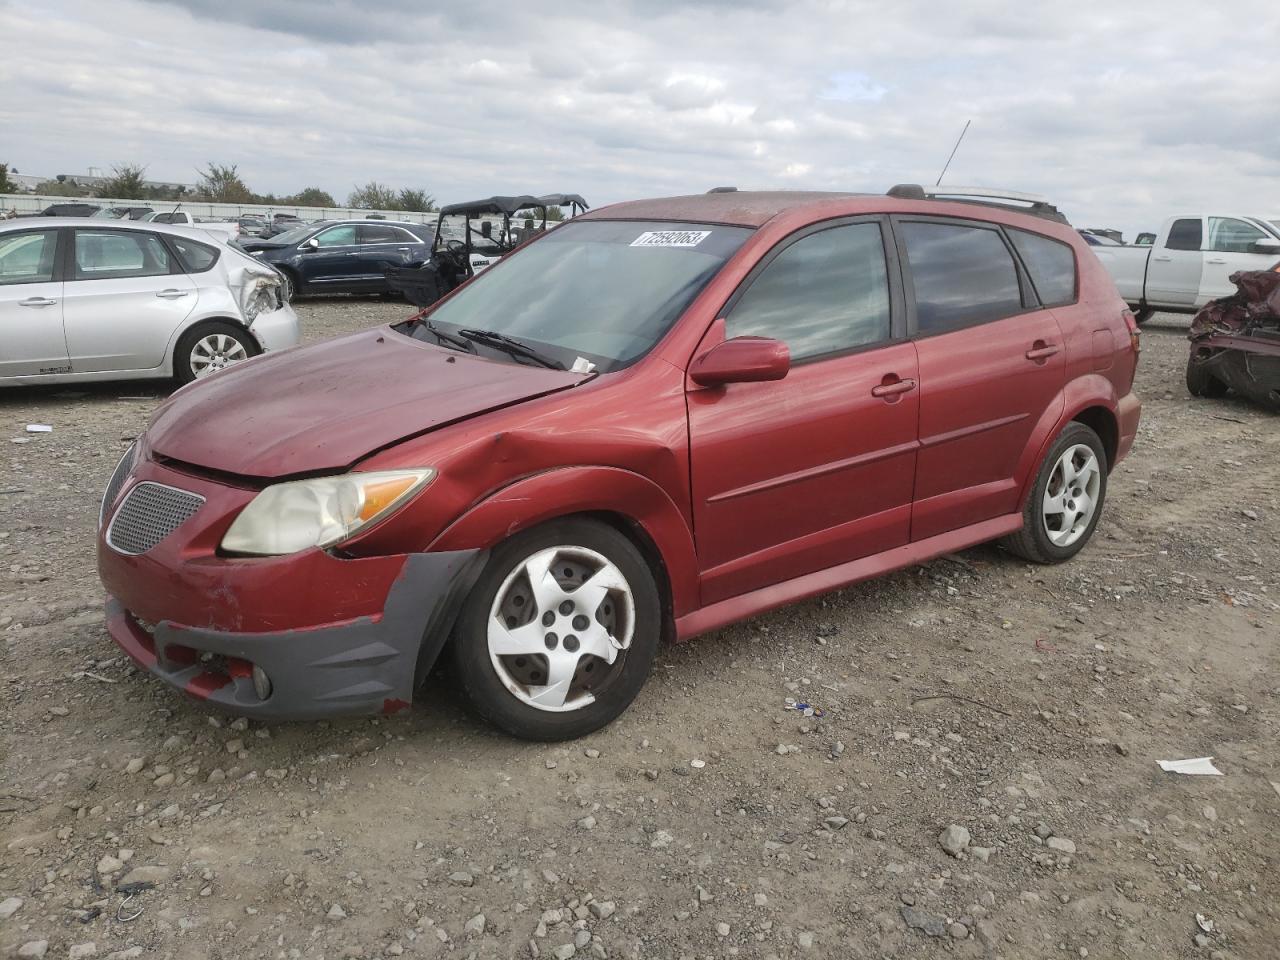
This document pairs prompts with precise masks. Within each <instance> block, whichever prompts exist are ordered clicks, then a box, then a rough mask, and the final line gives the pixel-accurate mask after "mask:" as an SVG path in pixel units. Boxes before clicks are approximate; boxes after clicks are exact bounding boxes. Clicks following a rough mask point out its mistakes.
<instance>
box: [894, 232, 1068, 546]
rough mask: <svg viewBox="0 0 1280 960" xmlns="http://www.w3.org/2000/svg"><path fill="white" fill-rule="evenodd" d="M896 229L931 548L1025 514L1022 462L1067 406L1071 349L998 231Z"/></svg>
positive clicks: (918, 527)
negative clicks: (958, 533)
mask: <svg viewBox="0 0 1280 960" xmlns="http://www.w3.org/2000/svg"><path fill="white" fill-rule="evenodd" d="M895 229H896V230H897V232H898V236H899V241H900V243H901V246H902V250H903V252H904V259H905V261H906V262H905V266H904V271H903V272H904V277H905V279H906V288H907V291H908V301H909V302H910V303H911V304H912V317H913V320H912V330H913V332H914V333H915V335H916V343H915V346H916V350H917V351H918V355H919V358H920V456H919V461H918V465H917V468H916V486H915V506H914V508H913V511H912V516H911V539H912V540H924V539H927V538H929V537H932V536H936V535H938V534H941V533H945V532H947V531H949V530H956V529H958V528H960V527H964V526H968V525H969V524H973V523H979V522H981V521H983V520H990V519H992V518H994V517H998V516H1002V515H1005V514H1009V513H1015V512H1017V509H1018V497H1019V494H1020V492H1021V491H1020V487H1019V483H1018V479H1017V476H1016V474H1017V472H1018V463H1019V460H1020V458H1021V457H1022V455H1023V452H1024V451H1025V450H1026V447H1027V443H1028V441H1029V440H1030V438H1031V435H1032V433H1033V432H1034V431H1035V429H1036V426H1037V425H1038V424H1039V422H1040V420H1041V418H1042V417H1044V416H1045V414H1046V412H1047V411H1049V410H1050V409H1051V408H1052V407H1054V406H1055V405H1056V407H1058V408H1061V406H1062V404H1063V400H1062V387H1063V383H1064V382H1065V357H1066V351H1065V350H1064V345H1063V340H1062V332H1061V330H1059V328H1058V322H1057V320H1056V319H1055V318H1054V316H1053V313H1052V311H1050V310H1048V309H1042V308H1038V307H1037V305H1036V304H1034V302H1033V300H1034V292H1033V291H1032V290H1031V289H1030V286H1029V284H1025V283H1024V279H1023V277H1022V276H1021V275H1020V273H1019V270H1018V267H1017V265H1016V263H1015V260H1014V256H1013V251H1012V250H1010V248H1009V246H1008V244H1006V242H1005V240H1004V238H1003V236H1002V234H1001V232H1000V230H999V229H998V228H997V227H995V226H994V225H991V224H981V223H975V222H970V221H950V222H948V221H945V220H941V219H929V220H906V219H903V220H899V221H898V222H897V223H896V225H895ZM1073 262H1074V261H1073ZM1070 286H1071V287H1072V288H1074V283H1072V284H1070Z"/></svg>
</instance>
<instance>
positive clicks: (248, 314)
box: [0, 218, 298, 386]
mask: <svg viewBox="0 0 1280 960" xmlns="http://www.w3.org/2000/svg"><path fill="white" fill-rule="evenodd" d="M283 289H284V288H283V283H282V278H281V276H280V274H279V273H277V272H276V271H275V270H274V269H273V268H271V267H269V266H267V265H266V264H262V263H259V262H258V261H257V260H255V259H254V258H252V257H250V256H248V255H247V254H245V253H243V252H241V251H239V250H236V249H235V248H234V247H232V246H229V245H228V244H227V243H226V242H225V240H224V239H223V238H222V237H220V236H215V235H213V234H210V233H208V232H207V231H204V230H201V229H200V228H198V227H180V226H170V225H167V224H158V223H136V222H131V221H116V220H111V221H103V220H85V219H71V218H67V219H40V220H36V219H34V218H32V219H22V220H13V221H10V222H8V223H5V224H0V329H2V330H4V337H3V338H2V339H0V386H9V385H15V384H34V383H73V382H83V381H89V380H140V379H146V378H159V377H163V378H167V377H173V378H175V379H177V380H178V381H179V382H182V383H187V382H190V381H192V380H195V379H197V378H199V377H204V376H207V375H208V374H210V373H214V372H216V371H218V370H221V369H222V368H223V367H226V366H229V365H231V364H233V363H237V362H239V361H241V360H247V359H248V358H249V357H252V356H255V355H257V354H259V353H263V352H266V351H269V350H281V349H284V348H285V347H291V346H294V345H295V344H296V343H297V342H298V318H297V316H296V315H295V314H294V312H293V309H292V308H291V307H290V306H289V304H288V302H287V301H286V300H285V298H284V295H283Z"/></svg>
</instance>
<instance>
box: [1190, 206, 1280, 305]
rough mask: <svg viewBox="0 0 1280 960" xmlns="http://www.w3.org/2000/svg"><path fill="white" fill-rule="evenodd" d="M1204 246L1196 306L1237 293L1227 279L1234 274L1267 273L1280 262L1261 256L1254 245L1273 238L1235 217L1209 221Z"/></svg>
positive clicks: (1273, 256) (1277, 256) (1270, 254)
mask: <svg viewBox="0 0 1280 960" xmlns="http://www.w3.org/2000/svg"><path fill="white" fill-rule="evenodd" d="M1208 222H1209V229H1208V231H1207V232H1206V235H1205V242H1204V249H1205V254H1204V272H1203V273H1202V274H1201V275H1200V292H1199V296H1198V297H1197V299H1196V306H1203V305H1204V304H1206V303H1208V302H1209V301H1210V300H1216V299H1217V298H1218V297H1229V296H1231V294H1233V293H1235V292H1236V288H1235V284H1233V283H1232V282H1231V281H1230V280H1229V279H1228V278H1229V277H1230V276H1231V274H1233V273H1235V272H1236V271H1237V270H1269V269H1271V268H1272V267H1273V266H1275V264H1276V261H1277V260H1280V254H1277V253H1274V252H1268V253H1260V252H1258V251H1257V250H1256V249H1255V247H1254V244H1256V243H1257V242H1258V241H1259V240H1272V239H1274V237H1272V236H1271V234H1269V233H1266V232H1265V231H1263V230H1262V228H1261V227H1258V226H1255V225H1254V224H1252V223H1249V222H1248V221H1247V220H1241V219H1240V218H1238V217H1209V219H1208Z"/></svg>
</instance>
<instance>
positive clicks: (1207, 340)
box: [1187, 264, 1280, 413]
mask: <svg viewBox="0 0 1280 960" xmlns="http://www.w3.org/2000/svg"><path fill="white" fill-rule="evenodd" d="M1230 279H1231V282H1232V283H1233V284H1235V287H1236V292H1235V293H1234V294H1232V295H1231V296H1229V297H1221V298H1219V299H1217V300H1211V301H1210V302H1209V303H1207V304H1205V306H1204V307H1203V309H1201V310H1200V312H1199V313H1197V314H1196V316H1195V319H1194V320H1193V321H1192V322H1191V332H1190V334H1189V336H1190V338H1191V356H1190V357H1188V358H1187V389H1188V390H1189V391H1191V395H1192V396H1193V397H1222V396H1225V395H1226V394H1227V392H1228V391H1229V390H1230V391H1234V392H1235V393H1237V394H1239V395H1240V396H1242V397H1246V398H1248V399H1250V400H1253V401H1255V402H1256V403H1260V404H1262V405H1263V406H1265V407H1267V408H1268V409H1270V410H1273V411H1275V412H1277V413H1280V264H1277V265H1276V266H1275V267H1274V268H1273V269H1271V270H1252V271H1241V272H1239V273H1233V274H1232V275H1231V278H1230Z"/></svg>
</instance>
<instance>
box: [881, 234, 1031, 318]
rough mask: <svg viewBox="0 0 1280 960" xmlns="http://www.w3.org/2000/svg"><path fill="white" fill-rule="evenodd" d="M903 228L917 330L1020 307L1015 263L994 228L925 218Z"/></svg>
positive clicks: (1008, 312)
mask: <svg viewBox="0 0 1280 960" xmlns="http://www.w3.org/2000/svg"><path fill="white" fill-rule="evenodd" d="M899 229H900V230H901V232H902V237H903V241H904V244H905V246H906V250H907V261H908V263H909V264H910V266H911V280H912V284H913V286H914V289H915V299H916V325H917V332H918V333H920V334H922V335H928V334H931V333H945V332H946V331H948V330H958V329H960V328H961V327H967V326H971V325H973V324H975V323H986V322H988V321H991V320H999V319H1000V318H1002V317H1008V316H1012V315H1013V314H1015V313H1018V312H1019V311H1021V310H1022V291H1021V288H1020V287H1019V285H1018V270H1017V267H1015V266H1014V263H1013V257H1012V255H1011V254H1010V253H1009V248H1008V247H1006V246H1005V245H1004V241H1003V240H1002V239H1001V238H1000V234H999V233H997V232H996V231H995V230H990V229H985V228H982V227H969V226H962V225H959V224H948V223H921V222H908V223H903V224H900V225H899Z"/></svg>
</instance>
